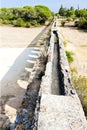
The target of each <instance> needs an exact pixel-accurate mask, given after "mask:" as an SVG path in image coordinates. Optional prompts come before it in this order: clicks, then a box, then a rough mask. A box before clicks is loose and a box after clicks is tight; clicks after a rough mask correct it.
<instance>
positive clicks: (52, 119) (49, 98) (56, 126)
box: [38, 21, 87, 130]
mask: <svg viewBox="0 0 87 130" xmlns="http://www.w3.org/2000/svg"><path fill="white" fill-rule="evenodd" d="M54 32H55V33H56V36H57V38H58V39H57V44H59V45H58V46H59V50H58V51H59V62H60V66H59V67H60V68H59V69H60V70H59V73H60V80H61V83H60V87H61V85H62V87H63V89H62V90H63V91H64V94H63V95H54V94H52V88H51V85H52V67H53V59H54V44H55V36H54ZM40 96H41V102H40V112H39V119H38V130H87V120H86V118H85V115H84V112H83V108H82V105H81V103H80V100H79V98H78V95H77V93H76V91H75V90H74V88H73V86H72V82H71V77H70V70H69V64H68V61H67V57H66V54H65V50H64V46H63V43H62V40H61V38H60V34H59V32H58V30H57V27H56V21H54V23H53V25H52V28H51V38H50V46H49V49H48V62H47V65H46V71H45V75H44V76H43V78H42V82H41V88H40Z"/></svg>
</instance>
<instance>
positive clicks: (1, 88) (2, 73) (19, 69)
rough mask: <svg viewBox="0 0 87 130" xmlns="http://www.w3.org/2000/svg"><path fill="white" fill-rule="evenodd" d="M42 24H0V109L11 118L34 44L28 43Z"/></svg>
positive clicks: (32, 59)
mask: <svg viewBox="0 0 87 130" xmlns="http://www.w3.org/2000/svg"><path fill="white" fill-rule="evenodd" d="M43 29H44V27H36V28H15V27H8V26H0V97H1V101H0V105H1V106H0V109H1V113H5V114H6V116H7V117H9V119H10V121H11V122H14V120H15V116H16V112H17V109H18V108H19V106H20V104H21V101H22V98H23V95H24V92H25V89H26V87H27V84H28V79H29V75H30V73H31V71H32V67H33V65H34V63H35V61H36V59H37V58H38V56H39V54H40V51H38V48H34V47H33V48H31V47H30V48H29V47H28V45H29V44H31V43H33V41H36V39H37V36H38V35H39V33H40V32H42V30H43Z"/></svg>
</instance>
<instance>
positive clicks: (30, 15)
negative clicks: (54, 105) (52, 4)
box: [0, 5, 53, 27]
mask: <svg viewBox="0 0 87 130" xmlns="http://www.w3.org/2000/svg"><path fill="white" fill-rule="evenodd" d="M52 18H53V13H52V12H51V10H50V9H49V8H48V7H46V6H42V5H37V6H35V7H32V6H24V7H21V8H1V9H0V23H1V24H13V25H15V26H27V27H28V26H30V25H32V26H34V25H35V26H38V25H39V24H40V25H41V24H44V23H45V21H46V20H52Z"/></svg>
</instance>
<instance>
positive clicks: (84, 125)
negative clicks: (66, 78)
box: [38, 94, 87, 130]
mask: <svg viewBox="0 0 87 130" xmlns="http://www.w3.org/2000/svg"><path fill="white" fill-rule="evenodd" d="M38 130H87V121H86V119H85V116H84V112H83V109H82V106H81V103H80V101H79V99H78V96H77V95H74V96H57V95H46V94H43V95H42V99H41V107H40V113H39V121H38Z"/></svg>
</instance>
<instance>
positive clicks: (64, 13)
mask: <svg viewBox="0 0 87 130" xmlns="http://www.w3.org/2000/svg"><path fill="white" fill-rule="evenodd" d="M66 12H67V9H66V8H64V7H63V5H61V7H60V9H59V14H60V15H61V16H66Z"/></svg>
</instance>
